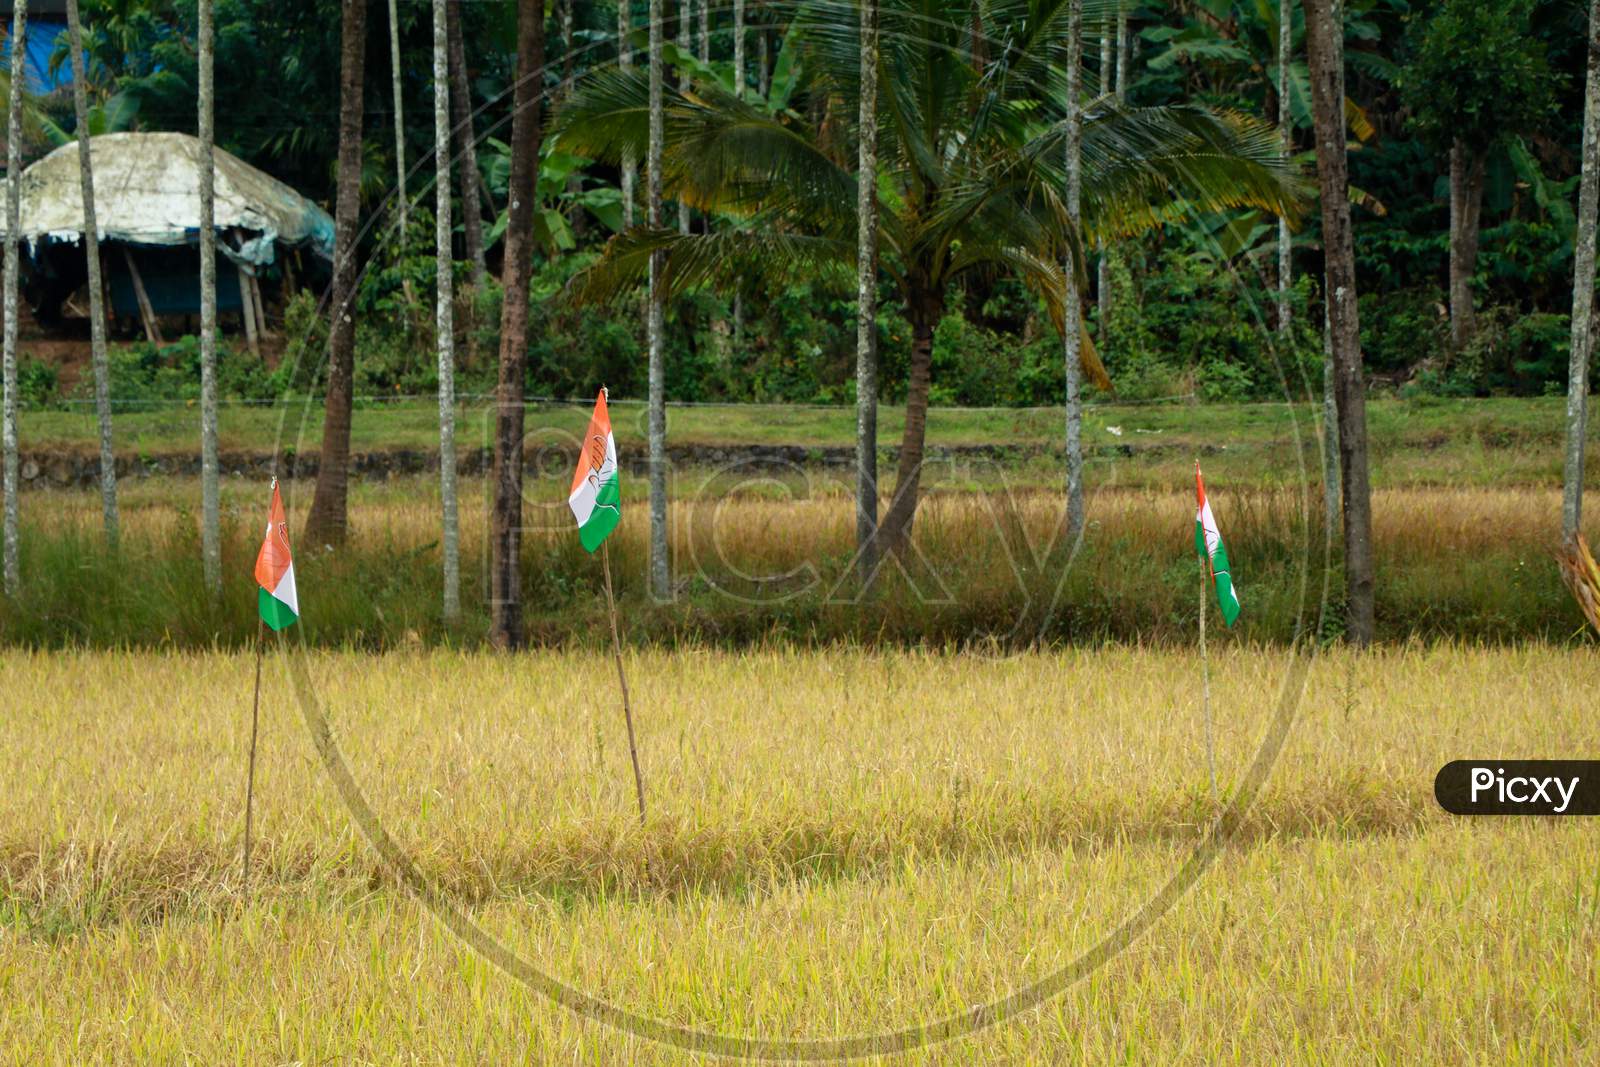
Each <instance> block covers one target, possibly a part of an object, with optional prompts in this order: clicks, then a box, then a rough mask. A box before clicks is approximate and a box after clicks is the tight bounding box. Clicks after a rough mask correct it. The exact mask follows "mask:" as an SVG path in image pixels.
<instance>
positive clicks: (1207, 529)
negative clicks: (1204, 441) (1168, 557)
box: [1194, 460, 1239, 626]
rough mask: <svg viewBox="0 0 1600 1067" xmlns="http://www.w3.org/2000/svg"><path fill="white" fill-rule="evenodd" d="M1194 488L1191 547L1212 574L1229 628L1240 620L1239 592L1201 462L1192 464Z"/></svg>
mask: <svg viewBox="0 0 1600 1067" xmlns="http://www.w3.org/2000/svg"><path fill="white" fill-rule="evenodd" d="M1194 489H1195V496H1196V498H1197V501H1196V507H1195V513H1194V548H1195V551H1196V552H1198V553H1199V554H1200V558H1201V560H1203V561H1204V562H1205V565H1206V567H1207V569H1208V570H1209V571H1210V572H1211V581H1212V583H1213V584H1214V585H1215V586H1216V589H1217V607H1218V608H1219V609H1220V610H1221V611H1222V621H1223V622H1225V623H1227V624H1228V625H1229V626H1232V625H1233V622H1234V620H1235V619H1237V618H1238V617H1239V591H1238V590H1237V589H1235V588H1234V587H1233V567H1232V565H1231V564H1230V563H1229V562H1228V550H1227V548H1225V547H1224V546H1223V544H1222V532H1221V531H1220V530H1218V529H1217V518H1216V516H1215V515H1213V514H1211V501H1210V500H1208V499H1206V483H1205V481H1204V480H1203V479H1202V478H1201V477H1200V461H1199V460H1195V463H1194Z"/></svg>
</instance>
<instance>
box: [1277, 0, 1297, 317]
mask: <svg viewBox="0 0 1600 1067" xmlns="http://www.w3.org/2000/svg"><path fill="white" fill-rule="evenodd" d="M1293 19H1294V0H1278V84H1277V91H1278V136H1279V137H1281V138H1282V139H1283V148H1282V155H1283V158H1284V159H1285V160H1287V159H1288V158H1289V156H1290V154H1291V152H1292V150H1293V148H1294V130H1293V127H1292V125H1291V123H1292V121H1293V119H1292V115H1291V111H1290V107H1289V61H1290V59H1291V58H1293V51H1294V49H1293V45H1292V43H1291V36H1290V31H1291V30H1292V29H1293ZM1290 253H1291V244H1290V234H1289V220H1288V219H1285V218H1279V219H1278V337H1279V339H1280V341H1281V342H1282V343H1284V344H1287V343H1288V341H1289V339H1290V337H1291V336H1292V335H1291V332H1290V330H1291V327H1292V326H1293V324H1292V323H1291V322H1290V321H1289V289H1290V287H1291V285H1292V283H1293V281H1294V279H1293V277H1291V274H1292V271H1293V262H1292V257H1291V254H1290Z"/></svg>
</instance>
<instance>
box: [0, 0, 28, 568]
mask: <svg viewBox="0 0 1600 1067" xmlns="http://www.w3.org/2000/svg"><path fill="white" fill-rule="evenodd" d="M27 39H28V0H17V3H16V4H15V6H13V7H12V9H11V92H10V100H9V101H8V104H7V108H6V174H8V175H10V176H12V177H13V178H15V177H17V176H19V175H21V174H22V93H23V87H24V85H25V84H26V76H25V70H24V66H23V63H24V60H25V59H26V57H27ZM21 193H22V183H21V182H20V181H14V180H13V181H8V182H6V262H5V288H6V292H5V314H6V321H5V327H4V329H5V333H4V377H5V383H4V399H3V401H0V439H3V441H4V448H5V475H4V479H5V495H6V501H5V538H4V539H5V548H4V565H3V567H0V573H3V575H4V581H5V592H6V596H9V597H14V596H16V595H17V590H18V588H19V587H20V586H21V583H22V568H21V566H20V564H19V563H18V560H17V535H18V533H19V532H20V525H21V518H22V516H21V508H20V507H19V506H18V503H17V490H18V488H19V487H20V482H21V479H20V477H19V463H18V456H17V316H18V315H19V314H20V313H21V306H20V304H19V303H18V301H17V268H18V263H17V258H18V248H17V227H18V226H19V225H21V214H22V212H21V207H20V204H21Z"/></svg>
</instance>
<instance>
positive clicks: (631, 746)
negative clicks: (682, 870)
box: [600, 540, 644, 826]
mask: <svg viewBox="0 0 1600 1067" xmlns="http://www.w3.org/2000/svg"><path fill="white" fill-rule="evenodd" d="M600 561H601V565H602V566H603V567H604V568H605V572H606V605H607V606H608V607H610V609H611V651H612V653H613V654H614V655H615V656H616V659H617V684H618V685H620V686H621V687H622V717H623V718H624V719H626V720H627V721H628V757H629V758H630V759H632V760H633V788H634V792H635V793H636V794H637V795H638V797H639V825H640V826H643V825H644V775H642V774H640V773H639V749H638V746H637V745H636V744H635V743H634V740H633V708H632V707H631V706H630V705H629V703H628V678H627V676H626V675H625V674H623V673H622V638H621V637H620V636H619V635H618V633H617V598H616V595H615V594H614V593H613V592H612V591H611V542H610V541H609V540H607V541H604V542H602V543H601V545H600Z"/></svg>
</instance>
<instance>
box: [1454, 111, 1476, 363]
mask: <svg viewBox="0 0 1600 1067" xmlns="http://www.w3.org/2000/svg"><path fill="white" fill-rule="evenodd" d="M1483 169H1484V160H1483V156H1482V155H1479V154H1477V153H1474V152H1473V151H1471V149H1469V148H1468V147H1467V146H1466V145H1465V144H1463V143H1462V142H1461V141H1459V140H1457V141H1456V142H1455V144H1453V145H1451V146H1450V347H1451V348H1453V349H1454V350H1455V351H1457V352H1459V351H1461V349H1462V348H1464V347H1466V344H1467V342H1468V341H1470V340H1472V335H1473V334H1474V333H1476V332H1477V321H1476V316H1475V315H1474V313H1473V310H1472V275H1473V273H1474V272H1475V271H1476V270H1477V267H1478V219H1479V216H1480V215H1481V213H1482V210H1483Z"/></svg>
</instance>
